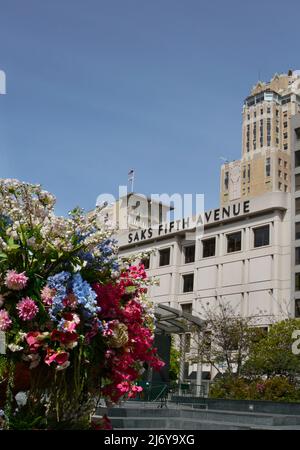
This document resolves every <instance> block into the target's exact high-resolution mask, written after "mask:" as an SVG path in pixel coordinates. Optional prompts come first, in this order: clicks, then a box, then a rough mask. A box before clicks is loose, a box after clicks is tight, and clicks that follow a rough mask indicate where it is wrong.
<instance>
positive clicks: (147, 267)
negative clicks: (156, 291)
mask: <svg viewBox="0 0 300 450" xmlns="http://www.w3.org/2000/svg"><path fill="white" fill-rule="evenodd" d="M141 263H142V264H143V265H144V268H145V269H149V267H150V257H148V258H143V259H142V260H141Z"/></svg>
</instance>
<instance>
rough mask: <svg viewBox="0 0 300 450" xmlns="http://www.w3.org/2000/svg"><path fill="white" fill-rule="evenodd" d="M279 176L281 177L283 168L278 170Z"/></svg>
mask: <svg viewBox="0 0 300 450" xmlns="http://www.w3.org/2000/svg"><path fill="white" fill-rule="evenodd" d="M278 176H279V178H281V170H278Z"/></svg>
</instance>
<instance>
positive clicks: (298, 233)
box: [295, 222, 300, 239]
mask: <svg viewBox="0 0 300 450" xmlns="http://www.w3.org/2000/svg"><path fill="white" fill-rule="evenodd" d="M295 239H300V222H296V223H295Z"/></svg>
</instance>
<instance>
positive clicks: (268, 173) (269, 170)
mask: <svg viewBox="0 0 300 450" xmlns="http://www.w3.org/2000/svg"><path fill="white" fill-rule="evenodd" d="M270 175H271V158H266V177H269V176H270Z"/></svg>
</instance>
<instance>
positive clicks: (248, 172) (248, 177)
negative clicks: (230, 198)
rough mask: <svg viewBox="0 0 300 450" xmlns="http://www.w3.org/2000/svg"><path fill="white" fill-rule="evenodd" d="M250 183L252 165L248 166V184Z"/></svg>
mask: <svg viewBox="0 0 300 450" xmlns="http://www.w3.org/2000/svg"><path fill="white" fill-rule="evenodd" d="M249 181H250V164H248V182H249Z"/></svg>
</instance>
